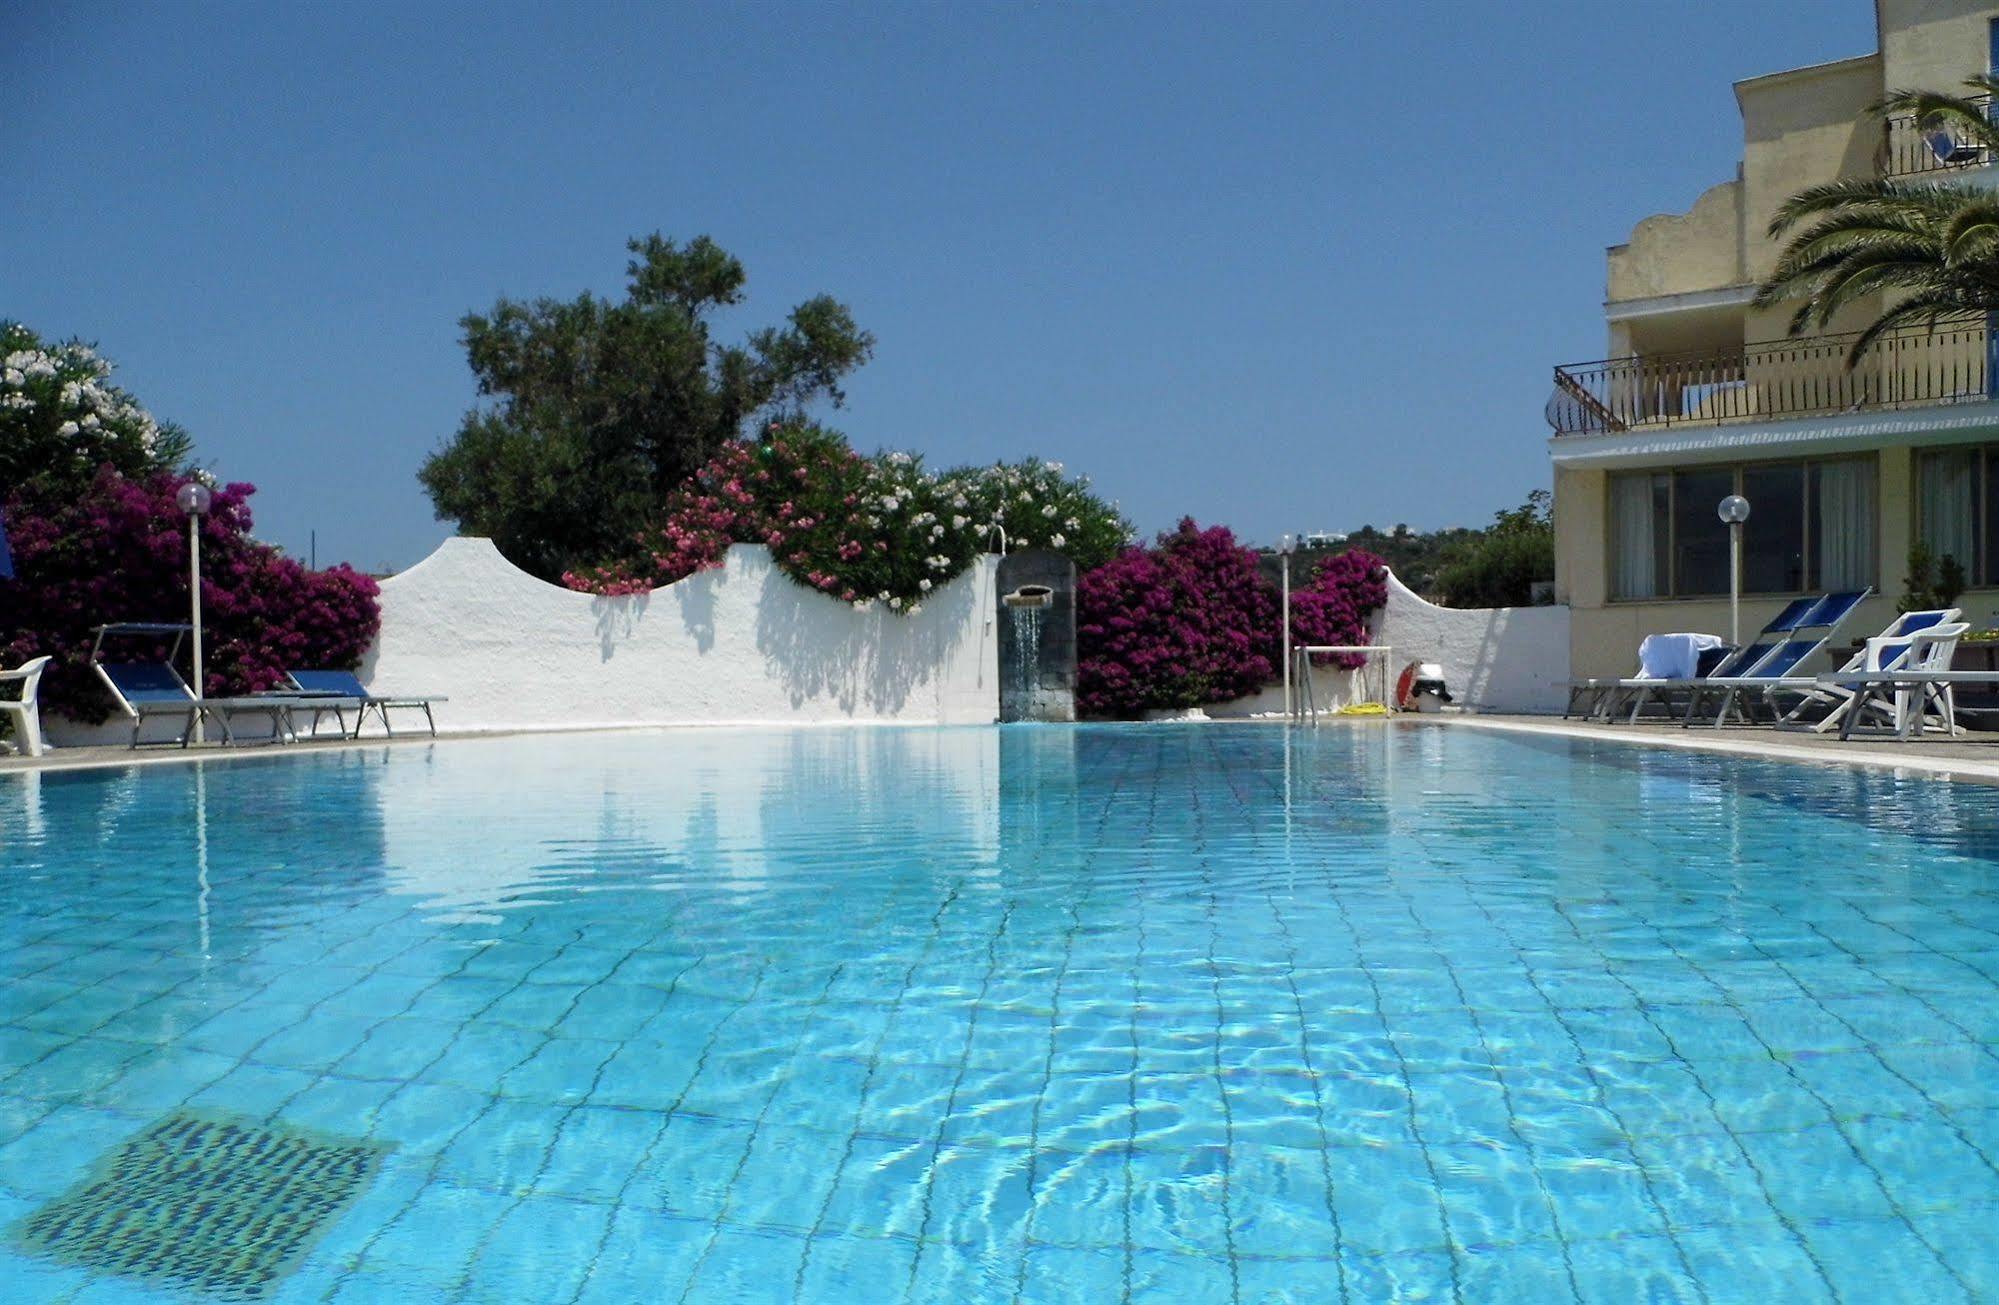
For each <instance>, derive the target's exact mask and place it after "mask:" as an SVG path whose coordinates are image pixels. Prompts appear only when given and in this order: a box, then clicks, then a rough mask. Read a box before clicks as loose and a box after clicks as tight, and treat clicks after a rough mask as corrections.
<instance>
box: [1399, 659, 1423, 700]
mask: <svg viewBox="0 0 1999 1305" xmlns="http://www.w3.org/2000/svg"><path fill="white" fill-rule="evenodd" d="M1421 664H1422V663H1420V662H1410V663H1409V664H1408V665H1407V666H1404V667H1403V668H1402V674H1401V675H1399V676H1397V677H1396V680H1395V706H1396V707H1397V709H1398V710H1401V711H1407V710H1409V700H1410V699H1411V698H1413V697H1415V696H1416V695H1415V694H1414V693H1413V692H1412V691H1411V690H1412V689H1413V688H1414V686H1415V684H1416V668H1417V667H1418V666H1419V665H1421Z"/></svg>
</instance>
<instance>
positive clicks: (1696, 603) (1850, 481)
mask: <svg viewBox="0 0 1999 1305" xmlns="http://www.w3.org/2000/svg"><path fill="white" fill-rule="evenodd" d="M1875 17H1876V24H1877V30H1878V33H1879V49H1878V50H1877V51H1876V52H1875V53H1873V54H1868V55H1864V56H1861V57H1859V58H1855V59H1844V60H1840V61H1838V62H1836V63H1829V64H1821V65H1818V66H1816V67H1811V68H1798V69H1793V70H1791V71H1788V72H1779V73H1771V74H1769V75H1767V76H1762V77H1753V78H1750V79H1748V80H1747V81H1743V82H1738V83H1737V84H1736V87H1735V96H1736V101H1737V103H1738V105H1739V106H1740V108H1741V112H1742V126H1743V151H1742V161H1741V163H1740V164H1739V165H1738V167H1737V169H1736V175H1735V178H1734V179H1733V180H1731V181H1726V182H1723V183H1722V184H1720V185H1718V186H1715V187H1713V188H1712V189H1710V190H1709V191H1707V192H1706V193H1705V194H1703V195H1701V196H1700V197H1699V199H1697V200H1696V201H1695V202H1694V204H1693V206H1692V207H1691V208H1690V209H1689V210H1688V211H1687V212H1685V213H1683V214H1673V215H1661V216H1656V217H1649V218H1646V219H1645V220H1644V221H1642V222H1640V223H1639V224H1638V225H1637V227H1636V228H1635V229H1634V230H1633V231H1632V233H1631V238H1630V239H1629V240H1628V241H1627V242H1626V243H1624V244H1621V245H1614V246H1612V247H1611V248H1610V250H1609V256H1608V277H1607V285H1606V298H1605V304H1604V319H1605V325H1606V328H1607V334H1608V348H1607V357H1606V358H1605V359H1603V360H1601V361H1596V362H1587V363H1572V364H1564V365H1562V366H1560V367H1557V368H1556V369H1555V391H1554V395H1553V397H1552V398H1551V399H1550V401H1549V404H1548V410H1547V417H1548V421H1549V424H1550V426H1551V427H1552V428H1553V431H1554V434H1553V435H1552V437H1551V438H1550V440H1549V448H1550V451H1551V455H1552V458H1553V461H1554V473H1555V475H1554V482H1555V527H1556V589H1557V597H1558V599H1560V600H1561V601H1564V602H1567V603H1568V604H1569V606H1570V608H1571V611H1572V620H1571V626H1570V629H1571V649H1570V652H1571V659H1570V660H1571V670H1572V672H1573V673H1574V674H1576V675H1578V676H1587V675H1612V674H1622V673H1628V672H1629V671H1630V670H1631V668H1632V666H1633V665H1634V662H1635V651H1636V649H1637V646H1638V642H1639V640H1640V639H1641V638H1643V637H1644V636H1645V635H1647V634H1653V633H1661V632H1668V631H1683V630H1684V631H1696V630H1697V631H1709V632H1714V633H1722V634H1725V633H1727V631H1728V624H1729V597H1728V595H1729V588H1730V586H1729V578H1730V577H1729V570H1730V560H1729V539H1728V533H1727V527H1725V526H1724V525H1722V523H1721V522H1720V520H1719V519H1718V518H1717V516H1716V507H1717V505H1718V504H1719V502H1720V500H1721V499H1722V498H1724V497H1726V496H1727V495H1729V494H1741V495H1743V496H1745V497H1747V498H1748V499H1749V500H1750V504H1751V516H1750V519H1749V522H1748V523H1747V525H1746V527H1745V528H1744V536H1743V560H1742V573H1741V590H1742V594H1743V609H1742V621H1743V626H1744V628H1745V631H1749V630H1753V629H1755V628H1756V627H1758V626H1760V625H1761V624H1762V622H1763V620H1764V619H1765V618H1766V617H1767V616H1769V615H1770V614H1772V613H1774V612H1775V611H1776V609H1777V608H1778V607H1779V606H1781V605H1782V603H1783V602H1784V601H1786V600H1788V599H1789V598H1792V597H1796V596H1797V595H1799V594H1802V593H1807V592H1818V591H1823V590H1831V589H1857V588H1861V587H1863V586H1868V587H1872V588H1873V589H1874V590H1875V595H1876V596H1875V597H1874V598H1873V599H1872V600H1871V601H1870V602H1869V603H1868V604H1867V606H1866V607H1865V608H1864V609H1863V610H1862V611H1860V612H1859V613H1858V614H1857V616H1856V619H1855V624H1854V626H1853V627H1850V629H1849V632H1855V631H1858V630H1859V628H1860V627H1866V630H1865V632H1868V633H1871V632H1873V631H1874V630H1878V629H1879V628H1880V627H1881V626H1883V625H1885V624H1886V623H1887V622H1888V621H1889V620H1890V619H1892V617H1893V615H1894V613H1895V607H1896V599H1897V597H1898V596H1899V595H1900V594H1901V593H1902V592H1903V590H1904V588H1905V585H1906V581H1907V579H1908V575H1909V558H1910V552H1911V549H1912V547H1913V546H1915V545H1916V544H1918V543H1921V544H1924V545H1926V546H1927V547H1928V548H1929V549H1930V551H1931V553H1932V554H1933V555H1934V556H1936V557H1943V556H1945V555H1948V556H1950V557H1951V558H1953V559H1954V560H1955V561H1956V562H1957V563H1958V564H1960V565H1961V566H1962V567H1963V568H1964V571H1965V573H1966V578H1967V582H1968V584H1969V586H1970V587H1969V588H1968V589H1966V591H1965V593H1964V595H1963V597H1962V598H1960V599H1959V600H1958V601H1959V605H1960V606H1962V607H1963V608H1964V609H1965V612H1966V616H1967V619H1970V620H1972V621H1973V622H1974V623H1976V625H1983V624H1990V623H1993V621H1994V618H1995V616H1999V352H1995V347H1994V333H1993V332H1992V331H1990V330H1988V329H1987V324H1986V323H1984V322H1961V323H1957V324H1948V325H1944V326H1940V327H1938V328H1937V329H1934V330H1929V329H1923V328H1916V329H1910V330H1901V331H1897V332H1894V333H1892V334H1891V335H1890V336H1888V337H1886V338H1884V340H1883V341H1882V342H1881V343H1880V344H1879V345H1878V346H1877V347H1876V348H1875V349H1873V350H1871V351H1870V352H1869V353H1868V354H1867V355H1865V356H1864V357H1863V359H1862V361H1861V362H1860V363H1859V365H1858V366H1856V367H1853V368H1848V367H1847V365H1846V355H1847V352H1848V344H1849V342H1850V339H1851V335H1850V332H1851V331H1853V330H1857V329H1858V328H1859V327H1860V326H1863V325H1865V324H1866V322H1867V321H1868V320H1869V319H1870V318H1871V316H1872V315H1873V311H1878V308H1879V305H1878V304H1876V305H1873V306H1871V309H1872V311H1870V306H1867V305H1862V306H1860V307H1859V308H1857V309H1855V310H1854V311H1852V312H1851V313H1850V315H1849V316H1848V317H1847V318H1845V319H1843V320H1838V321H1835V322H1833V323H1832V324H1831V327H1830V329H1829V331H1828V333H1827V334H1825V335H1815V336H1810V337H1793V336H1791V335H1789V333H1788V330H1787V328H1788V326H1789V322H1790V318H1791V314H1792V312H1793V310H1794V305H1780V306H1777V307H1775V308H1769V309H1758V308H1756V307H1755V306H1754V303H1753V300H1754V298H1755V292H1756V286H1757V284H1758V283H1759V282H1760V281H1761V280H1762V279H1763V278H1764V277H1765V276H1766V275H1767V274H1768V273H1769V272H1770V270H1771V269H1772V268H1773V266H1774V265H1775V263H1776V258H1777V254H1778V251H1779V249H1780V246H1781V242H1779V241H1774V240H1772V239H1770V237H1769V236H1768V235H1767V234H1766V228H1767V226H1768V224H1769V220H1770V217H1771V214H1772V213H1774V212H1775V211H1776V209H1777V207H1778V206H1779V205H1780V204H1781V203H1782V202H1783V201H1784V200H1785V199H1786V198H1788V197H1789V196H1790V195H1792V194H1793V193H1795V192H1797V191H1798V190H1800V189H1802V188H1804V187H1806V186H1809V185H1814V184H1817V183H1820V182H1826V181H1832V180H1835V179H1838V178H1848V177H1869V176H1893V177H1902V176H1906V177H1912V178H1923V179H1938V180H1942V179H1952V180H1961V181H1962V182H1963V184H1991V179H1992V178H1993V177H1995V176H1999V167H1995V166H1993V165H1994V164H1995V163H1999V159H1992V158H1987V157H1986V156H1985V153H1984V152H1983V151H1981V150H1977V149H1975V148H1972V147H1970V146H1968V145H1967V144H1965V143H1963V142H1959V141H1954V140H1952V139H1951V138H1950V137H1949V136H1948V134H1947V133H1942V132H1925V131H1923V130H1922V129H1921V127H1920V126H1919V124H1917V123H1915V122H1913V121H1889V122H1887V123H1885V124H1884V123H1883V122H1882V121H1881V120H1880V119H1879V118H1877V117H1875V116H1873V115H1872V114H1870V112H1869V109H1870V106H1872V105H1873V104H1875V103H1877V102H1878V101H1879V100H1880V99H1881V98H1882V97H1883V95H1884V94H1886V93H1887V92H1888V91H1890V90H1898V89H1905V88H1922V89H1930V90H1939V91H1945V92H1949V93H1953V94H1956V93H1963V82H1964V80H1965V78H1967V77H1970V76H1974V75H1976V74H1979V73H1983V72H1986V71H1988V70H1989V69H1992V68H1994V67H1995V66H1999V64H1995V60H1999V3H1993V0H1984V2H1982V3H1981V2H1979V0H1877V3H1876V5H1875ZM1975 628H1976V626H1975Z"/></svg>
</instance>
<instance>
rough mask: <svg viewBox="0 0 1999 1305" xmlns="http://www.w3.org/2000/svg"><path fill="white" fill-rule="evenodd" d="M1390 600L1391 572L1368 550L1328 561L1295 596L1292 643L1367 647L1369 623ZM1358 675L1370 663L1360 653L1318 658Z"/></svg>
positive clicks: (1354, 551)
mask: <svg viewBox="0 0 1999 1305" xmlns="http://www.w3.org/2000/svg"><path fill="white" fill-rule="evenodd" d="M1387 601H1388V567H1387V564H1386V563H1384V562H1383V561H1382V560H1381V559H1380V558H1378V557H1376V556H1375V555H1374V554H1372V553H1370V552H1367V551H1365V550H1364V549H1358V548H1356V549H1352V550H1350V551H1348V552H1345V553H1339V554H1336V555H1334V556H1333V557H1330V558H1327V559H1326V560H1325V561H1324V562H1321V563H1320V564H1319V567H1318V569H1317V570H1316V571H1314V572H1313V573H1312V575H1311V578H1310V579H1308V580H1307V581H1306V582H1305V583H1304V584H1303V585H1301V586H1299V587H1298V588H1295V589H1293V590H1292V591H1291V639H1292V641H1293V642H1294V643H1300V644H1321V645H1324V644H1363V643H1366V642H1367V641H1368V620H1369V618H1370V617H1372V616H1373V615H1374V613H1375V612H1376V611H1378V610H1380V608H1381V607H1382V605H1383V604H1385V603H1386V602H1387ZM1312 660H1313V662H1314V664H1315V665H1321V666H1323V665H1325V664H1327V663H1328V662H1332V663H1336V664H1338V665H1340V666H1344V667H1346V668H1347V669H1348V670H1352V669H1354V668H1355V667H1358V666H1360V665H1361V664H1362V663H1364V662H1365V661H1366V660H1367V659H1366V658H1365V657H1362V656H1360V655H1358V654H1351V653H1329V654H1321V655H1319V656H1315V657H1314V658H1313V659H1312Z"/></svg>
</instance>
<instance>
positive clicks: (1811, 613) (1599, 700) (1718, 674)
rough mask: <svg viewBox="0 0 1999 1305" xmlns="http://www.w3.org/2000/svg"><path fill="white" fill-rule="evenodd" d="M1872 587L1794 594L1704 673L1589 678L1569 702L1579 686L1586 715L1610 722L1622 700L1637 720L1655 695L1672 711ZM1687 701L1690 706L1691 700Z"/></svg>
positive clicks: (1848, 607) (1754, 667) (1744, 671)
mask: <svg viewBox="0 0 1999 1305" xmlns="http://www.w3.org/2000/svg"><path fill="white" fill-rule="evenodd" d="M1870 592H1872V591H1871V590H1863V591H1861V592H1860V593H1859V594H1857V595H1854V594H1836V595H1831V594H1829V595H1824V596H1816V595H1815V596H1812V597H1808V598H1794V599H1792V600H1791V601H1790V602H1788V603H1786V604H1785V605H1784V607H1783V610H1782V611H1780V612H1778V613H1777V615H1775V616H1773V617H1771V618H1770V621H1769V623H1768V624H1767V625H1765V626H1764V627H1763V629H1762V632H1761V633H1759V634H1758V635H1757V636H1756V637H1755V638H1754V639H1752V640H1750V641H1749V642H1748V643H1746V644H1744V645H1742V646H1741V647H1740V648H1737V649H1735V650H1734V651H1733V652H1731V653H1729V654H1727V655H1726V656H1724V657H1723V658H1722V659H1721V660H1720V661H1718V662H1716V663H1715V664H1714V665H1713V666H1712V667H1710V668H1709V670H1708V672H1707V674H1705V675H1699V676H1693V677H1689V678H1684V679H1654V678H1651V677H1648V676H1643V675H1637V676H1630V677H1627V678H1623V679H1615V680H1585V681H1582V682H1580V685H1579V686H1572V688H1571V694H1570V700H1571V703H1572V704H1573V702H1574V701H1575V698H1576V693H1577V688H1580V689H1581V690H1582V691H1583V692H1587V693H1591V694H1593V695H1594V701H1593V702H1592V703H1591V704H1590V710H1589V712H1588V713H1587V714H1588V715H1590V716H1593V717H1595V718H1597V719H1599V720H1606V721H1607V720H1609V719H1610V718H1611V716H1612V715H1613V714H1625V706H1624V704H1625V703H1626V702H1628V703H1629V704H1630V709H1629V712H1628V716H1629V719H1630V720H1631V722H1632V723H1634V724H1635V723H1636V722H1637V720H1638V718H1639V717H1640V716H1641V715H1643V714H1644V711H1645V708H1646V706H1647V705H1648V704H1650V703H1651V702H1652V700H1653V698H1654V697H1655V696H1656V697H1658V698H1659V700H1660V702H1661V705H1662V706H1665V707H1666V708H1667V710H1668V711H1670V710H1671V706H1672V704H1671V702H1670V699H1671V698H1673V697H1676V696H1678V695H1681V694H1687V695H1691V693H1692V691H1693V690H1694V689H1695V688H1696V687H1698V686H1700V685H1702V684H1705V683H1707V682H1708V681H1710V680H1716V679H1727V678H1730V677H1735V676H1743V675H1754V674H1756V673H1757V672H1758V671H1759V670H1761V668H1762V665H1763V663H1764V662H1765V661H1767V660H1768V659H1769V658H1770V656H1771V654H1773V653H1775V652H1776V651H1777V650H1778V649H1779V648H1781V647H1783V646H1784V645H1785V644H1786V643H1788V642H1790V641H1791V639H1792V638H1794V637H1795V636H1796V635H1797V634H1798V632H1799V631H1801V630H1806V629H1809V628H1811V627H1812V626H1813V624H1814V623H1815V622H1816V621H1817V619H1818V617H1819V614H1820V613H1821V612H1823V611H1826V610H1827V604H1828V603H1831V602H1833V600H1834V599H1839V600H1841V601H1840V602H1839V603H1838V604H1837V606H1838V607H1839V608H1840V609H1841V615H1840V619H1842V620H1844V619H1845V614H1846V613H1848V612H1851V611H1852V609H1853V607H1854V606H1857V605H1858V604H1859V601H1860V599H1862V598H1865V597H1866V596H1867V594H1868V593H1870ZM1848 599H1851V602H1848V601H1846V600H1848ZM1688 705H1689V706H1691V705H1692V704H1691V702H1689V704H1688Z"/></svg>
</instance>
